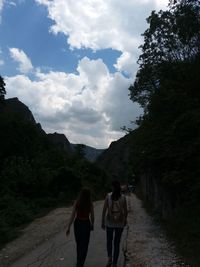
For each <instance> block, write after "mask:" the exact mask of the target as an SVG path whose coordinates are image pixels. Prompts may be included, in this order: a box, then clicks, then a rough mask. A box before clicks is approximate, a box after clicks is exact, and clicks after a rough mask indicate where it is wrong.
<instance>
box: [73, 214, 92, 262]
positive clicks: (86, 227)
mask: <svg viewBox="0 0 200 267" xmlns="http://www.w3.org/2000/svg"><path fill="white" fill-rule="evenodd" d="M74 235H75V240H76V249H77V267H83V266H84V263H85V259H86V256H87V251H88V245H89V240H90V221H89V220H79V219H75V222H74Z"/></svg>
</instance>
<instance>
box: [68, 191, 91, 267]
mask: <svg viewBox="0 0 200 267" xmlns="http://www.w3.org/2000/svg"><path fill="white" fill-rule="evenodd" d="M73 222H74V235H75V240H76V248H77V265H76V266H77V267H83V266H84V263H85V259H86V256H87V251H88V245H89V240H90V231H91V230H93V228H94V227H93V225H94V207H93V203H92V200H91V192H90V190H89V189H88V188H83V189H82V190H81V192H80V195H79V197H78V199H77V200H76V201H75V203H74V206H73V210H72V214H71V217H70V220H69V224H68V227H67V230H66V235H68V234H69V233H70V227H71V225H72V223H73Z"/></svg>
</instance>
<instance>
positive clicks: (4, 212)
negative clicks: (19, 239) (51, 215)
mask: <svg viewBox="0 0 200 267" xmlns="http://www.w3.org/2000/svg"><path fill="white" fill-rule="evenodd" d="M0 148H1V149H0V246H1V245H2V244H4V243H5V242H7V241H8V240H10V239H12V238H14V237H15V236H16V235H17V233H18V231H17V229H18V227H19V226H21V225H22V224H24V223H27V222H30V221H31V220H32V219H33V218H34V217H35V216H37V214H38V213H41V212H44V210H47V209H51V208H53V207H55V206H58V205H63V203H64V204H65V205H66V203H71V201H72V200H73V199H74V198H75V197H76V196H77V193H78V192H79V191H80V188H81V187H82V186H89V187H90V188H91V190H92V192H93V194H94V196H95V198H98V197H100V196H101V194H102V193H103V191H104V190H106V185H107V183H108V181H109V179H108V177H107V176H106V173H105V172H104V171H103V170H101V169H99V168H98V167H97V166H96V165H95V164H93V163H90V162H89V161H87V160H86V159H84V158H80V157H76V155H74V153H72V150H71V145H70V143H69V141H68V140H67V138H66V137H65V136H64V135H63V134H57V133H54V134H46V133H45V131H44V130H43V129H42V127H41V125H40V124H39V123H37V122H36V121H35V119H34V117H33V115H32V113H31V111H30V110H29V108H28V107H27V106H26V105H25V104H23V103H22V102H21V101H19V100H18V99H17V98H13V99H7V100H4V101H3V103H2V102H1V103H0ZM99 188H101V190H99Z"/></svg>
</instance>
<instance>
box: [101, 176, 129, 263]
mask: <svg viewBox="0 0 200 267" xmlns="http://www.w3.org/2000/svg"><path fill="white" fill-rule="evenodd" d="M126 221H127V203H126V197H125V196H124V195H123V194H122V193H121V186H120V183H119V181H117V180H115V181H113V182H112V192H110V193H108V194H107V196H106V199H105V202H104V207H103V212H102V228H103V230H105V229H106V237H107V254H108V263H107V265H106V266H107V267H110V266H112V267H117V261H118V257H119V251H120V240H121V236H122V232H123V229H124V226H125V225H126Z"/></svg>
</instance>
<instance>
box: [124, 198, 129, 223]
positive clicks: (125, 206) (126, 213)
mask: <svg viewBox="0 0 200 267" xmlns="http://www.w3.org/2000/svg"><path fill="white" fill-rule="evenodd" d="M127 216H128V208H127V201H126V197H125V196H124V217H125V223H124V225H125V226H126V224H127Z"/></svg>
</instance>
